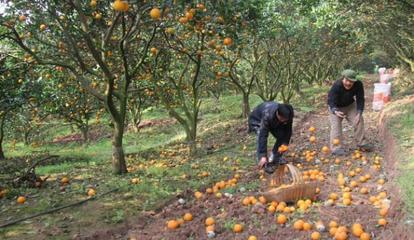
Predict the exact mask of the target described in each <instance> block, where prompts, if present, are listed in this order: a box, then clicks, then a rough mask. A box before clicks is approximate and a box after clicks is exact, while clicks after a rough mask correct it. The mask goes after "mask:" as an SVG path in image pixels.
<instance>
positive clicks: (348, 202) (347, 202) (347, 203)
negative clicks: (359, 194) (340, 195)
mask: <svg viewBox="0 0 414 240" xmlns="http://www.w3.org/2000/svg"><path fill="white" fill-rule="evenodd" d="M342 203H343V204H344V205H345V206H349V205H351V204H352V202H351V199H349V198H344V199H343V200H342Z"/></svg>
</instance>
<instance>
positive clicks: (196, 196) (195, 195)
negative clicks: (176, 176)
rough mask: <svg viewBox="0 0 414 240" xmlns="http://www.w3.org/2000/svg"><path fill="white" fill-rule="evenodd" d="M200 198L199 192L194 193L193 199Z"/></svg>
mask: <svg viewBox="0 0 414 240" xmlns="http://www.w3.org/2000/svg"><path fill="white" fill-rule="evenodd" d="M202 196H203V194H202V193H201V192H199V191H197V192H195V193H194V197H195V198H196V199H200V198H201V197H202Z"/></svg>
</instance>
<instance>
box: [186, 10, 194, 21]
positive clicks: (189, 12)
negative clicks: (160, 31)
mask: <svg viewBox="0 0 414 240" xmlns="http://www.w3.org/2000/svg"><path fill="white" fill-rule="evenodd" d="M185 17H186V18H187V19H188V20H191V19H193V17H194V14H193V13H192V12H191V11H188V12H186V13H185Z"/></svg>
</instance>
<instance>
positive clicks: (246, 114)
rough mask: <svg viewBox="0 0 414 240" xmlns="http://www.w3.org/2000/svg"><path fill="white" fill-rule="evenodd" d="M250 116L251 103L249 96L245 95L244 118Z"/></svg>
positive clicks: (243, 104) (243, 103)
mask: <svg viewBox="0 0 414 240" xmlns="http://www.w3.org/2000/svg"><path fill="white" fill-rule="evenodd" d="M249 114H250V103H249V94H248V93H243V102H242V117H243V118H247V117H249Z"/></svg>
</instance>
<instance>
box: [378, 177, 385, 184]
mask: <svg viewBox="0 0 414 240" xmlns="http://www.w3.org/2000/svg"><path fill="white" fill-rule="evenodd" d="M377 183H378V184H380V185H383V184H384V183H385V180H384V179H382V178H380V179H378V181H377Z"/></svg>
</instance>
